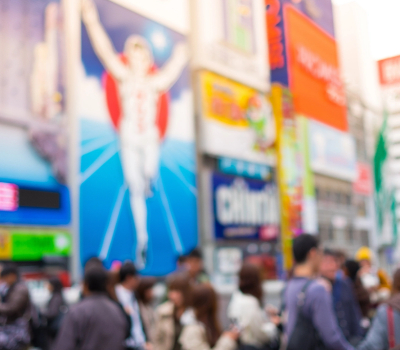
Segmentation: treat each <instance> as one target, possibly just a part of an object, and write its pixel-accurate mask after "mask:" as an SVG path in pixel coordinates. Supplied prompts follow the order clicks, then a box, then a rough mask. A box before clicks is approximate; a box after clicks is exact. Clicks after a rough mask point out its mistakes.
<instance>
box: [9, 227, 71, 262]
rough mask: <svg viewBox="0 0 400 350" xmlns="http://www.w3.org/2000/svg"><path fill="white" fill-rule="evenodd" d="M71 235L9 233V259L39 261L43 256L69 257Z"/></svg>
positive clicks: (31, 232)
mask: <svg viewBox="0 0 400 350" xmlns="http://www.w3.org/2000/svg"><path fill="white" fill-rule="evenodd" d="M71 249H72V239H71V235H70V234H69V233H67V232H63V231H60V232H53V231H52V232H43V231H41V232H34V231H11V259H12V260H14V261H35V260H41V259H42V258H43V257H44V256H69V255H70V254H71Z"/></svg>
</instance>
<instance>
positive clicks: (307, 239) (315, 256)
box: [293, 234, 322, 273]
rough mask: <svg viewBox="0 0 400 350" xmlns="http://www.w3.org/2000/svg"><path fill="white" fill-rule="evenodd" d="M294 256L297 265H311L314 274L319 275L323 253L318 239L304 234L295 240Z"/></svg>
mask: <svg viewBox="0 0 400 350" xmlns="http://www.w3.org/2000/svg"><path fill="white" fill-rule="evenodd" d="M293 256H294V260H295V262H296V265H306V264H307V265H309V266H310V267H311V269H312V271H313V273H318V270H319V265H320V263H321V258H322V253H321V251H320V249H319V241H318V238H317V237H315V236H313V235H309V234H303V235H300V236H298V237H296V238H295V239H294V240H293Z"/></svg>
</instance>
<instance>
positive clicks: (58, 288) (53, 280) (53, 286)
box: [48, 276, 63, 294]
mask: <svg viewBox="0 0 400 350" xmlns="http://www.w3.org/2000/svg"><path fill="white" fill-rule="evenodd" d="M48 289H49V291H50V292H51V293H52V294H58V293H61V292H62V289H63V285H62V283H61V281H60V279H59V278H58V277H55V276H54V277H50V278H49V284H48Z"/></svg>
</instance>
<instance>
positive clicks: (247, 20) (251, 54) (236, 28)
mask: <svg viewBox="0 0 400 350" xmlns="http://www.w3.org/2000/svg"><path fill="white" fill-rule="evenodd" d="M263 9H264V3H263V0H196V1H194V10H193V13H194V16H195V17H194V30H193V36H194V42H195V52H194V55H193V63H194V66H195V67H196V68H205V69H209V70H211V71H214V72H216V73H219V74H222V75H224V76H226V77H229V78H231V79H234V80H237V81H239V82H241V83H243V84H245V85H249V86H251V87H253V88H256V89H259V90H261V91H264V92H265V91H267V90H268V88H269V67H268V58H267V57H268V56H267V52H268V50H267V41H266V40H267V39H266V32H265V28H266V24H265V16H264V14H263V13H264V11H263Z"/></svg>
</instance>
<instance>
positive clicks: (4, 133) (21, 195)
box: [0, 0, 70, 225]
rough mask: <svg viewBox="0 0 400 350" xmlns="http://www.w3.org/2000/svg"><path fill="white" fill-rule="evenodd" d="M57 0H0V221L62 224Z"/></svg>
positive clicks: (66, 207) (65, 203) (63, 127)
mask: <svg viewBox="0 0 400 350" xmlns="http://www.w3.org/2000/svg"><path fill="white" fill-rule="evenodd" d="M62 19H63V13H62V6H61V4H60V1H50V0H44V1H40V2H36V1H35V2H32V1H29V0H15V1H8V2H7V4H6V5H4V6H1V7H0V23H1V25H0V42H1V57H0V86H1V87H0V183H2V185H1V186H0V202H1V204H0V223H6V224H24V225H68V224H69V222H70V198H69V190H68V187H67V178H68V168H67V163H68V160H67V147H68V135H67V130H68V129H67V118H66V114H65V109H64V105H65V91H64V90H65V88H64V87H65V81H64V78H65V76H64V74H63V68H62V67H63V64H64V26H63V21H62Z"/></svg>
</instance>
